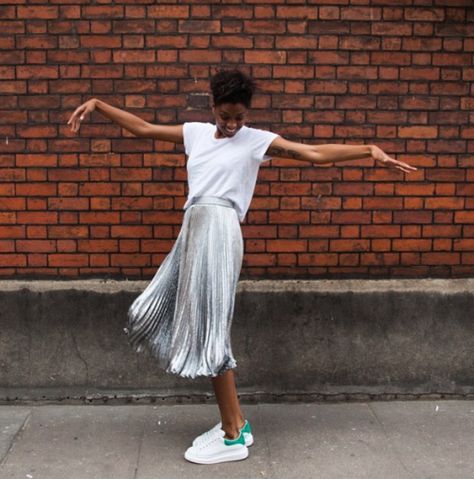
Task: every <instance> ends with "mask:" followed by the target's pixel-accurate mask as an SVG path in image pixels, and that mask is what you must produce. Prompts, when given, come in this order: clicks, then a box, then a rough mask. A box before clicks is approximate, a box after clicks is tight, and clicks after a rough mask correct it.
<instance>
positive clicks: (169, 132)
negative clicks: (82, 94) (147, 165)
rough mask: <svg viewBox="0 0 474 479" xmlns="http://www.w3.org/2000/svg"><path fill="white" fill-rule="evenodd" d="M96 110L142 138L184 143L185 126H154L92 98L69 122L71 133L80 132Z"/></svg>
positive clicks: (80, 107) (79, 107) (77, 110)
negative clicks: (87, 117)
mask: <svg viewBox="0 0 474 479" xmlns="http://www.w3.org/2000/svg"><path fill="white" fill-rule="evenodd" d="M94 110H97V111H98V112H100V113H102V114H103V115H104V116H105V117H107V118H109V119H110V120H112V121H113V122H115V123H117V124H119V125H120V126H121V127H122V128H125V129H126V130H127V131H129V132H130V133H133V134H134V135H135V136H138V137H140V138H155V139H157V140H164V141H173V142H175V143H182V142H183V125H154V124H152V123H148V122H147V121H145V120H143V119H142V118H140V117H138V116H136V115H132V114H131V113H128V112H127V111H125V110H121V109H120V108H115V107H114V106H112V105H109V104H108V103H105V102H104V101H102V100H99V99H97V98H92V99H91V100H88V101H86V102H85V103H83V104H82V105H80V106H78V107H77V108H76V110H75V111H74V113H73V114H72V115H71V117H70V118H69V120H68V122H67V124H68V125H71V131H73V132H77V131H79V128H80V127H81V123H82V122H83V121H84V120H85V118H86V116H87V115H88V114H90V113H92V112H93V111H94Z"/></svg>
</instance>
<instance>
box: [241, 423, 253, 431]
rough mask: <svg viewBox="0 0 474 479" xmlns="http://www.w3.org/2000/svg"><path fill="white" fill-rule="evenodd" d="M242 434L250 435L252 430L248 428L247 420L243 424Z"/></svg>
mask: <svg viewBox="0 0 474 479" xmlns="http://www.w3.org/2000/svg"><path fill="white" fill-rule="evenodd" d="M241 431H242V432H245V433H247V434H251V433H252V428H251V427H250V423H249V422H248V421H247V419H246V420H245V424H244V427H243V428H242V429H241Z"/></svg>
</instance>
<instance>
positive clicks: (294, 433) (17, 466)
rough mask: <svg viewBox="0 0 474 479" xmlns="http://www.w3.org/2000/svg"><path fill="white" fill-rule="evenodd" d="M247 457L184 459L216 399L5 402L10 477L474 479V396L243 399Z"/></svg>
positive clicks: (4, 466)
mask: <svg viewBox="0 0 474 479" xmlns="http://www.w3.org/2000/svg"><path fill="white" fill-rule="evenodd" d="M242 408H243V411H244V413H245V415H246V417H247V418H248V419H249V420H250V422H251V424H252V427H253V431H254V436H255V444H254V445H253V446H252V447H251V448H250V456H249V458H248V459H247V460H245V461H240V462H234V463H225V464H218V465H212V466H201V465H195V464H191V463H188V462H187V461H186V460H185V459H184V458H183V453H184V451H185V449H186V448H187V447H188V446H189V445H190V443H191V441H192V440H193V439H194V437H195V436H197V435H198V434H200V433H201V432H203V431H204V430H206V429H208V428H210V427H211V426H213V425H214V424H215V423H216V422H217V421H218V415H217V406H216V405H214V404H191V405H114V406H111V405H79V406H78V405H33V406H30V405H26V406H16V405H4V406H0V477H1V478H2V479H86V478H87V479H112V478H113V479H175V478H176V479H186V478H193V479H196V477H199V479H207V478H228V479H233V478H236V479H237V478H238V479H246V478H248V479H261V478H270V479H292V478H295V479H296V478H298V479H314V478H318V479H348V478H350V479H359V478H361V479H362V478H367V479H381V478H383V479H428V478H429V479H438V478H439V479H472V478H473V477H474V446H473V441H472V438H473V437H474V401H470V400H433V401H424V400H423V401H422V400H415V401H381V402H352V403H280V404H243V406H242Z"/></svg>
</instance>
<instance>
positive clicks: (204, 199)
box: [189, 196, 235, 208]
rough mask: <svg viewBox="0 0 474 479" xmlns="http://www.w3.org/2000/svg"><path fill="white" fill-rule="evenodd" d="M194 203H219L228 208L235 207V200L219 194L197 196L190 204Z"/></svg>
mask: <svg viewBox="0 0 474 479" xmlns="http://www.w3.org/2000/svg"><path fill="white" fill-rule="evenodd" d="M192 205H219V206H226V207H227V208H235V206H234V202H233V201H231V200H228V199H227V198H220V197H218V196H196V197H195V198H193V199H192V200H191V202H190V204H189V206H192Z"/></svg>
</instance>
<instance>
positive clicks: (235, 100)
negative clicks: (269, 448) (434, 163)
mask: <svg viewBox="0 0 474 479" xmlns="http://www.w3.org/2000/svg"><path fill="white" fill-rule="evenodd" d="M254 89H255V85H254V82H253V80H252V79H251V78H249V77H248V76H246V75H245V74H243V73H242V72H240V71H239V70H220V71H218V72H217V73H216V74H215V75H214V76H213V77H212V78H211V90H212V98H213V104H212V113H213V115H214V119H215V124H212V123H199V122H190V123H184V124H182V125H155V124H151V123H148V122H146V121H144V120H142V119H140V118H139V117H137V116H135V115H132V114H130V113H127V112H125V111H123V110H120V109H118V108H114V107H112V106H110V105H108V104H106V103H104V102H103V101H101V100H98V99H92V100H89V101H87V102H86V103H84V104H82V105H80V106H79V107H78V108H77V109H76V110H75V111H74V113H73V114H72V115H71V117H70V118H69V121H68V124H70V125H71V130H72V131H74V132H77V131H79V128H80V125H81V122H82V121H83V120H84V119H85V117H86V115H87V114H90V113H91V112H92V111H93V110H97V111H99V112H100V113H102V114H103V115H104V116H106V117H107V118H109V119H111V120H112V121H114V122H116V123H118V124H119V125H120V126H122V127H123V128H125V129H126V130H128V131H130V132H131V133H133V134H134V135H136V136H138V137H142V138H155V139H158V140H167V141H172V142H176V143H184V147H185V152H186V155H187V156H188V161H187V170H188V184H189V194H188V198H187V201H186V203H185V205H184V209H185V213H184V219H183V226H182V228H181V231H180V233H179V235H178V238H177V240H176V243H175V244H174V246H173V248H172V250H171V252H170V253H169V255H168V256H167V257H166V258H165V260H164V261H163V263H162V264H161V266H160V268H159V269H158V271H157V272H156V274H155V276H154V278H153V279H152V281H151V282H150V283H149V285H148V286H147V288H146V289H145V290H144V291H143V293H142V294H141V295H140V296H139V297H138V298H136V300H135V301H134V303H133V304H132V305H131V306H130V309H129V311H128V319H129V321H128V325H127V328H125V331H126V333H127V334H128V337H129V340H130V343H131V344H132V346H133V347H134V348H135V349H136V350H137V351H141V350H142V349H143V348H144V347H146V348H148V349H149V350H150V351H151V352H152V354H153V355H154V356H155V357H156V358H157V359H158V361H159V362H160V364H162V365H163V367H164V368H165V369H166V371H167V372H169V373H174V374H178V375H180V376H183V377H191V378H194V377H196V376H209V377H211V380H212V384H213V388H214V391H215V394H216V399H217V402H218V405H219V410H220V415H221V422H220V423H218V424H217V425H216V426H215V427H213V428H212V429H211V430H209V431H207V432H205V433H204V434H202V435H201V436H199V437H197V438H196V439H195V440H194V441H193V444H192V446H191V447H189V448H188V449H187V451H186V452H185V458H186V459H187V460H189V461H191V462H196V463H201V464H214V463H217V462H225V461H234V460H240V459H245V458H246V457H247V456H248V446H250V445H251V444H253V436H252V431H251V427H250V424H249V423H248V421H246V420H245V419H244V416H243V414H242V411H241V409H240V404H239V400H238V397H237V391H236V386H235V379H234V373H233V368H235V367H236V362H235V359H234V357H233V354H232V349H231V343H230V328H231V322H232V314H233V309H234V298H235V291H236V287H237V281H238V277H239V274H240V269H241V265H242V256H243V242H242V235H241V230H240V224H239V221H240V222H242V221H243V219H244V217H245V214H246V212H247V209H248V207H249V204H250V201H251V199H252V195H253V191H254V188H255V182H256V179H257V173H258V170H259V167H260V164H261V163H262V162H263V161H266V160H269V159H270V158H275V157H284V158H294V159H298V160H307V161H311V162H313V163H315V164H322V163H332V162H341V161H347V160H357V159H361V160H362V159H365V158H367V159H370V158H373V159H375V160H377V161H378V162H380V163H381V164H383V165H385V166H389V167H393V168H397V169H399V170H401V171H404V172H406V173H409V172H410V171H413V170H416V168H414V167H412V166H410V165H408V164H406V163H404V162H402V161H397V160H395V159H393V158H390V157H389V156H388V155H386V154H385V153H384V152H383V151H382V150H381V149H380V148H378V147H377V146H375V145H338V144H332V145H307V144H302V143H297V142H292V141H288V140H286V139H284V138H282V137H281V136H279V135H277V134H275V133H271V132H268V131H264V130H259V129H255V128H251V127H247V126H246V125H245V124H246V121H247V117H248V112H249V108H250V104H251V99H252V95H253V93H254Z"/></svg>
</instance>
